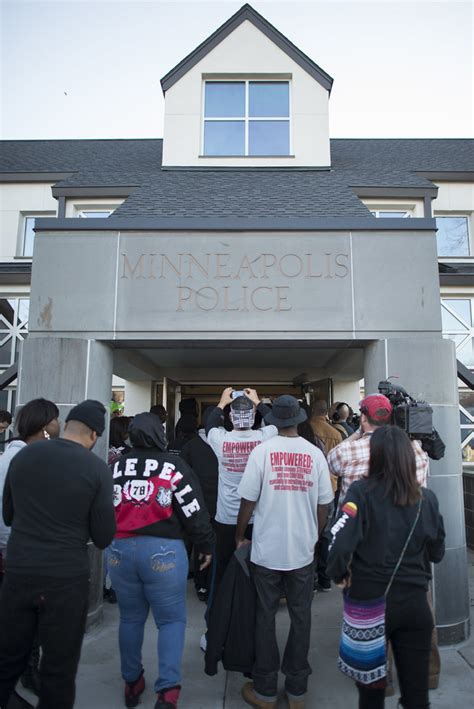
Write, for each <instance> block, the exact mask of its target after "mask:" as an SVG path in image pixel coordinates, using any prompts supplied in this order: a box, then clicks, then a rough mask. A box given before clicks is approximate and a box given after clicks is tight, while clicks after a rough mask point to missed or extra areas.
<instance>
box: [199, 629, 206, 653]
mask: <svg viewBox="0 0 474 709" xmlns="http://www.w3.org/2000/svg"><path fill="white" fill-rule="evenodd" d="M199 647H200V648H201V650H202V651H203V652H206V650H207V638H206V633H203V634H202V635H201V640H200V641H199Z"/></svg>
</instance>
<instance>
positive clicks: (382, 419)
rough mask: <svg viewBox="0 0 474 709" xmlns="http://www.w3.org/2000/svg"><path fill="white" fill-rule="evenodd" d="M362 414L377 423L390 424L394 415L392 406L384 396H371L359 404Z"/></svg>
mask: <svg viewBox="0 0 474 709" xmlns="http://www.w3.org/2000/svg"><path fill="white" fill-rule="evenodd" d="M359 408H360V412H361V413H362V414H365V415H366V416H370V418H371V419H372V420H373V421H375V422H376V423H380V424H383V423H388V422H389V421H390V416H391V415H392V409H393V407H392V404H391V403H390V401H389V400H388V399H387V397H386V396H384V395H383V394H369V396H366V397H365V399H362V401H361V402H360V404H359Z"/></svg>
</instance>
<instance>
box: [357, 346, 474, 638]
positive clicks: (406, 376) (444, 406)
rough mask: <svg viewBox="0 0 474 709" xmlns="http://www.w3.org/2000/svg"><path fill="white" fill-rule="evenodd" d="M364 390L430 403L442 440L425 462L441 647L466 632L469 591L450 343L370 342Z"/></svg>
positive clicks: (457, 400) (457, 418) (453, 354)
mask: <svg viewBox="0 0 474 709" xmlns="http://www.w3.org/2000/svg"><path fill="white" fill-rule="evenodd" d="M364 370H365V391H366V394H371V393H374V392H376V391H377V384H378V382H379V380H381V379H387V377H390V376H393V375H398V378H397V379H393V380H392V381H393V382H394V383H398V384H400V385H401V386H403V387H404V388H405V389H406V390H407V391H408V393H409V394H411V395H412V396H413V397H414V398H415V399H423V400H425V401H427V402H428V403H430V404H431V406H432V407H433V411H434V415H433V419H434V425H435V428H436V429H437V430H438V432H439V434H440V436H441V438H442V439H443V441H444V442H445V444H446V453H445V456H444V458H442V460H439V461H434V460H430V477H429V481H428V487H429V488H430V489H431V490H433V491H434V492H435V493H436V495H437V497H438V500H439V504H440V509H441V513H442V515H443V517H444V524H445V528H446V554H445V557H444V559H443V561H442V562H441V563H440V564H435V565H433V571H434V584H433V590H434V593H433V596H434V603H435V613H436V625H437V628H438V638H439V642H440V644H441V645H448V644H451V643H458V642H461V641H463V640H465V639H466V638H467V637H468V636H469V591H468V576H467V555H466V538H465V526H464V509H463V502H462V500H463V495H462V459H461V435H460V428H459V408H458V405H459V399H458V389H457V369H456V357H455V349H454V343H453V342H451V340H445V339H442V338H441V337H439V338H436V337H423V336H418V337H407V338H400V339H393V340H392V339H387V340H381V341H378V342H375V343H373V344H371V345H369V346H368V347H367V348H366V354H365V365H364Z"/></svg>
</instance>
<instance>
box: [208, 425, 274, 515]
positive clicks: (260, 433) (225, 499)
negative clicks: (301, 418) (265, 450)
mask: <svg viewBox="0 0 474 709" xmlns="http://www.w3.org/2000/svg"><path fill="white" fill-rule="evenodd" d="M277 432H278V431H277V428H276V427H275V426H265V427H264V428H261V429H259V430H257V431H254V430H252V429H249V430H246V431H239V430H238V429H237V430H234V431H226V430H225V428H211V430H210V431H209V433H208V434H207V442H208V443H209V445H210V446H211V448H212V450H213V451H214V453H215V454H216V457H217V460H218V462H219V483H218V488H217V508H216V517H215V519H216V522H220V523H221V524H237V515H238V514H239V508H240V495H239V494H238V492H237V488H238V486H239V483H240V481H241V479H242V475H243V472H244V470H245V466H246V465H247V460H248V458H249V455H250V453H251V452H252V451H253V449H254V448H255V447H256V446H258V445H260V443H262V441H266V440H267V439H269V438H271V437H272V436H276V434H277Z"/></svg>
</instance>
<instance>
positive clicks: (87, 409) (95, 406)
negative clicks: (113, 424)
mask: <svg viewBox="0 0 474 709" xmlns="http://www.w3.org/2000/svg"><path fill="white" fill-rule="evenodd" d="M68 421H80V422H81V423H83V424H84V425H85V426H87V427H88V428H90V429H91V430H92V431H95V432H96V433H97V435H98V436H101V435H102V434H103V432H104V429H105V406H104V405H103V404H101V403H100V401H96V400H95V399H86V400H85V401H81V403H80V404H78V405H77V406H74V407H73V408H72V409H71V411H70V412H69V413H68V415H67V418H66V423H67V422H68Z"/></svg>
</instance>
